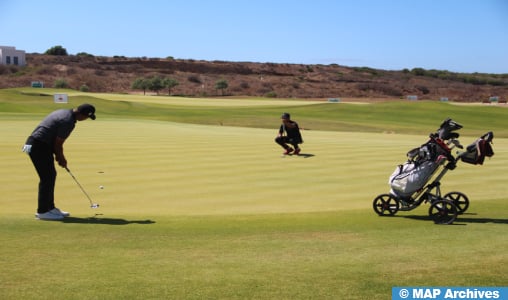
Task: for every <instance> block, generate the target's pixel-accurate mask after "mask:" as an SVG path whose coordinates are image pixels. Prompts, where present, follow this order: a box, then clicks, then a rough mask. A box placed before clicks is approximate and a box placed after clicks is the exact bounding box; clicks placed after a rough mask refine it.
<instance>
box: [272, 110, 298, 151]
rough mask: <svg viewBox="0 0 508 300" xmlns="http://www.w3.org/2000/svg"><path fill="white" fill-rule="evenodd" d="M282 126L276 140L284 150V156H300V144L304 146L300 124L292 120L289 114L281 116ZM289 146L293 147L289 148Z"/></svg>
mask: <svg viewBox="0 0 508 300" xmlns="http://www.w3.org/2000/svg"><path fill="white" fill-rule="evenodd" d="M281 120H282V124H281V125H280V128H279V134H278V135H277V137H276V138H275V142H276V143H277V144H279V145H280V146H281V147H282V148H284V152H283V153H282V154H283V155H289V154H291V153H293V154H296V155H298V154H300V150H301V149H300V147H299V146H298V145H299V144H303V139H302V135H301V133H300V128H299V127H298V123H296V122H295V121H292V120H291V115H290V114H289V113H283V114H282V116H281ZM288 144H290V145H292V146H293V148H291V146H289V145H288Z"/></svg>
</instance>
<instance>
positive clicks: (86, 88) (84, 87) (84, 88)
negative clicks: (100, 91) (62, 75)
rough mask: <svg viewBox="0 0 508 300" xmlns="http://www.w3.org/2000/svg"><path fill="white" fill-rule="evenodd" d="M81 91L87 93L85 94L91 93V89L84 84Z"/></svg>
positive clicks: (80, 88)
mask: <svg viewBox="0 0 508 300" xmlns="http://www.w3.org/2000/svg"><path fill="white" fill-rule="evenodd" d="M79 90H80V91H81V92H85V93H87V92H89V91H90V88H89V87H88V85H86V84H83V85H82V86H80V87H79Z"/></svg>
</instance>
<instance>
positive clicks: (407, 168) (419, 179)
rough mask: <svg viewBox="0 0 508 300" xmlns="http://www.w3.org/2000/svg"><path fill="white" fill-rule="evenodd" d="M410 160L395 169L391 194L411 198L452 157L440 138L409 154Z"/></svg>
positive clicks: (432, 139)
mask: <svg viewBox="0 0 508 300" xmlns="http://www.w3.org/2000/svg"><path fill="white" fill-rule="evenodd" d="M407 157H408V160H407V161H406V162H405V163H404V164H401V165H398V166H397V168H395V171H394V172H393V173H392V175H391V176H390V178H389V181H388V183H389V184H390V187H391V190H390V193H391V194H393V195H395V196H398V197H400V198H409V197H410V196H411V195H412V194H413V193H415V192H416V191H418V190H420V189H422V188H423V187H424V186H425V184H426V183H427V182H428V181H429V179H430V178H431V177H432V175H433V174H434V172H435V171H436V170H437V169H438V167H439V166H440V165H442V164H443V163H444V162H445V161H446V159H447V158H448V157H450V150H449V148H448V147H447V146H446V145H445V144H444V143H442V140H440V139H439V138H437V139H435V138H431V140H429V141H428V142H427V143H425V144H423V145H421V146H420V147H418V148H414V149H412V150H411V151H409V152H408V153H407Z"/></svg>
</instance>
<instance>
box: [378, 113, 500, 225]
mask: <svg viewBox="0 0 508 300" xmlns="http://www.w3.org/2000/svg"><path fill="white" fill-rule="evenodd" d="M461 128H462V125H460V124H459V123H457V122H455V121H453V120H452V119H446V120H445V121H444V122H443V123H442V124H441V126H440V127H439V129H438V130H437V132H436V133H432V134H430V136H429V137H430V138H429V140H428V141H427V142H426V143H425V144H423V145H421V146H420V147H417V148H414V149H412V150H410V151H409V152H408V153H407V157H408V160H407V162H405V163H404V164H402V165H399V166H397V168H396V169H395V171H394V172H393V174H392V175H391V176H390V179H389V182H388V183H389V184H390V187H391V190H390V192H389V193H387V194H381V195H378V196H377V197H376V198H375V199H374V201H373V203H372V205H373V208H374V211H375V212H376V213H377V214H378V215H380V216H391V215H394V214H396V213H397V212H398V211H399V210H401V211H410V210H413V209H415V208H416V207H418V206H420V204H422V203H424V202H425V203H427V202H429V203H430V208H429V216H430V217H431V218H432V220H433V221H434V223H436V224H452V223H453V222H454V221H455V220H456V219H457V216H458V215H459V214H462V213H464V212H465V211H466V210H467V209H468V207H469V199H468V198H467V196H466V195H465V194H463V193H461V192H449V193H447V194H445V195H442V194H441V179H442V178H443V177H444V176H445V174H446V173H447V172H448V171H450V170H453V169H455V167H456V165H457V163H458V162H459V161H462V162H465V163H469V164H474V165H477V164H480V165H482V164H483V161H484V159H485V157H491V156H492V155H494V152H493V150H492V147H491V143H492V139H493V138H494V135H493V133H492V132H487V133H486V134H484V135H482V136H481V137H480V138H478V139H477V140H476V141H475V142H473V143H472V144H470V145H469V146H467V147H466V149H465V150H463V151H457V153H456V156H453V155H452V150H453V149H454V148H459V149H463V148H464V147H463V146H462V145H461V144H460V142H459V140H458V137H459V134H458V133H456V132H454V131H456V130H459V129H461Z"/></svg>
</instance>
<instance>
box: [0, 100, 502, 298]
mask: <svg viewBox="0 0 508 300" xmlns="http://www.w3.org/2000/svg"><path fill="white" fill-rule="evenodd" d="M0 99H1V98H0ZM18 100H21V101H23V99H18ZM1 101H4V102H6V103H7V104H8V105H18V103H11V102H10V101H5V99H4V100H1ZM95 101H99V100H95ZM110 102H111V100H100V101H99V102H97V103H98V104H102V103H104V104H105V109H106V110H107V111H109V113H105V114H106V117H102V118H101V115H100V114H98V115H99V117H98V119H97V120H96V121H85V122H80V123H79V124H78V126H77V128H76V130H75V132H74V133H73V135H72V136H71V138H70V139H69V140H68V141H67V143H66V153H67V158H68V160H69V167H70V169H71V170H72V171H73V173H74V175H75V176H76V177H77V179H78V180H79V181H80V183H81V184H82V185H83V186H84V187H85V189H86V190H87V191H88V192H89V194H90V196H91V197H92V199H93V200H94V201H95V202H98V203H99V204H101V207H100V208H99V209H97V210H92V209H90V208H89V207H88V200H87V199H86V197H85V196H84V195H83V193H82V192H81V191H80V190H79V188H78V187H77V185H76V184H75V182H74V181H73V180H72V178H71V177H70V176H68V174H66V172H64V171H59V175H58V179H57V193H56V196H57V204H58V205H59V206H60V207H61V208H62V209H66V210H69V211H70V212H71V213H72V217H70V218H67V219H66V220H65V221H64V222H41V221H36V220H34V218H33V213H34V212H35V205H36V200H35V196H36V185H37V177H36V174H35V172H34V170H33V167H32V165H31V163H30V162H29V159H28V157H26V156H25V155H24V154H22V153H21V152H20V149H21V145H22V144H23V142H24V140H25V138H26V136H27V135H28V134H29V133H30V131H31V130H32V129H33V127H34V126H36V125H37V123H38V122H39V121H40V116H41V115H42V114H43V113H45V110H46V108H44V107H43V108H37V109H40V111H39V113H36V114H33V113H30V114H26V113H23V112H22V111H21V112H20V111H9V112H1V113H0V135H1V136H2V141H1V145H2V147H0V155H1V157H2V168H1V169H0V193H1V194H2V195H3V196H2V197H1V198H0V205H1V207H2V208H4V209H3V210H2V213H1V218H0V226H1V228H2V231H1V232H0V238H1V240H2V243H1V244H0V250H1V253H2V255H1V256H0V268H1V269H2V272H1V273H0V297H1V298H2V299H164V298H166V299H204V298H206V299H367V298H371V299H390V297H391V287H392V286H408V285H411V286H415V285H416V286H432V285H439V286H503V285H506V282H507V279H508V278H507V275H506V272H505V270H504V269H505V268H504V266H506V265H507V263H508V256H507V255H506V254H505V252H506V251H505V249H506V247H507V246H508V239H507V236H506V226H507V223H508V215H507V210H506V207H507V204H506V201H507V196H506V195H508V190H507V187H506V180H507V176H508V175H506V172H504V166H506V164H507V163H508V162H507V157H508V156H507V151H506V149H508V147H507V146H508V140H507V139H505V138H496V139H495V140H494V142H495V144H494V151H495V152H496V154H495V156H494V157H493V158H492V159H491V160H487V161H486V162H485V165H484V166H472V165H466V164H459V166H458V167H457V168H456V169H455V170H454V171H453V172H450V173H448V174H447V176H446V177H445V178H444V180H443V190H444V191H445V192H446V191H452V190H458V191H461V192H464V193H465V194H467V195H468V196H469V198H470V200H471V206H470V208H469V210H468V212H467V213H466V214H465V215H462V216H460V217H459V219H458V220H457V221H456V222H455V224H454V225H451V226H438V225H434V224H433V223H432V221H430V220H429V219H428V216H427V210H428V205H422V206H421V207H419V208H417V209H415V210H414V211H411V212H400V213H398V214H397V215H396V216H394V217H378V216H377V215H375V213H374V212H373V210H372V200H373V198H374V197H375V196H377V195H378V194H381V193H386V192H387V191H388V185H387V184H386V181H387V178H388V176H389V174H390V173H391V172H392V171H393V169H394V168H395V165H396V164H398V163H401V162H403V161H404V159H405V153H406V151H407V150H408V149H409V148H412V147H415V146H417V145H419V144H421V143H423V142H425V140H426V136H425V135H424V136H421V135H418V134H411V135H407V134H398V133H395V134H388V133H369V132H363V133H361V132H342V131H322V130H310V131H304V132H303V134H304V139H305V144H303V145H302V146H303V153H304V154H305V155H303V156H301V157H286V158H281V157H280V150H281V149H279V148H278V146H277V145H275V144H274V143H273V138H274V136H275V134H276V129H275V128H276V126H277V122H278V120H277V118H274V122H275V124H273V127H274V129H262V128H245V127H230V126H210V125H195V124H182V123H174V122H167V121H160V120H155V119H156V118H157V115H165V114H166V113H170V111H171V109H168V110H162V109H163V107H164V106H158V107H157V108H158V111H157V110H156V109H154V107H152V106H150V105H151V104H143V103H141V104H143V105H147V106H146V107H145V106H143V107H141V108H140V110H141V113H140V115H139V116H136V117H133V118H130V117H129V114H134V113H135V111H136V109H135V108H129V109H128V111H129V114H125V115H121V116H116V117H115V116H114V114H113V111H114V109H115V108H117V107H118V106H116V105H118V104H117V103H110ZM121 105H122V107H124V106H125V107H127V106H130V107H134V105H135V104H133V103H122V104H121ZM341 105H342V104H341ZM422 105H423V106H425V105H426V104H422ZM168 106H169V105H168ZM98 107H99V106H98ZM311 107H315V106H314V105H312V106H309V112H308V114H309V115H310V114H312V113H316V111H315V110H313V109H311ZM374 107H375V106H374ZM47 108H48V109H49V108H52V107H50V106H48V107H47ZM53 108H54V105H53ZM101 108H102V107H101ZM281 108H287V106H285V107H281ZM294 108H297V107H294ZM415 108H418V109H419V107H416V106H415ZM37 109H34V110H37ZM246 109H247V110H250V111H255V108H252V107H248V108H246ZM279 109H280V108H277V107H276V110H277V111H279ZM399 109H400V108H399ZM36 112H37V111H36ZM183 112H184V110H183V111H181V112H180V113H181V117H182V118H183V117H184V113H183ZM404 112H405V113H410V114H416V112H413V111H411V112H408V111H407V109H406V110H405V111H404ZM252 113H254V112H252ZM335 113H337V112H335ZM391 113H392V114H395V115H396V114H401V111H399V110H397V108H394V110H393V111H391ZM234 116H236V115H233V117H234ZM277 116H278V114H277ZM321 117H322V118H324V119H326V118H329V119H333V118H334V117H333V116H326V117H324V116H321ZM360 117H361V115H359V116H357V119H359V118H360ZM308 118H309V119H311V118H312V117H310V116H308ZM147 119H152V120H147ZM367 120H368V118H367ZM378 121H382V120H375V121H366V126H371V125H372V123H377V122H378ZM370 122H372V123H370ZM392 122H395V120H393V121H392ZM484 122H485V124H490V123H489V119H485V120H484ZM369 123H370V125H369ZM462 123H464V125H465V126H468V125H469V123H468V122H467V120H466V121H463V122H462ZM493 123H494V124H495V123H496V122H493ZM438 125H439V124H433V125H432V126H431V130H432V129H434V128H435V127H436V126H438ZM404 126H405V125H404V124H401V125H400V128H403V127H404ZM422 126H423V125H422ZM373 127H375V126H373ZM485 127H488V126H484V129H486V130H489V129H490V128H485ZM395 129H396V130H395V131H396V132H398V131H399V130H398V128H397V127H395ZM422 130H423V129H422ZM474 138H475V137H474V136H467V135H466V136H464V137H463V138H462V141H463V143H464V144H467V143H469V142H471V141H473V140H474ZM100 185H103V186H104V189H99V186H100ZM44 291H51V293H45V292H44Z"/></svg>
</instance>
